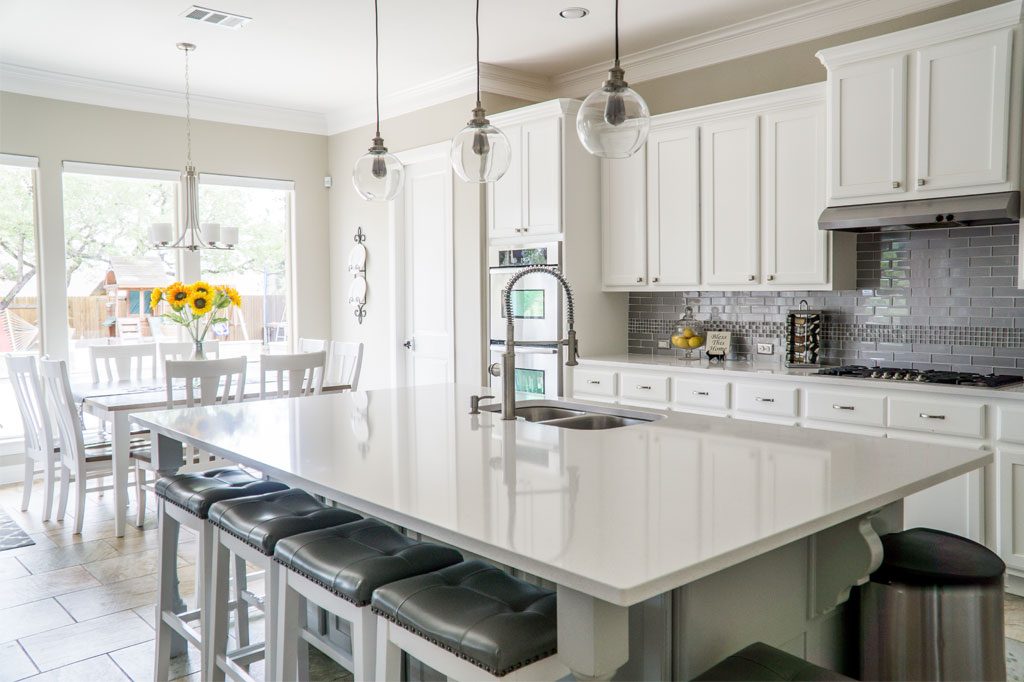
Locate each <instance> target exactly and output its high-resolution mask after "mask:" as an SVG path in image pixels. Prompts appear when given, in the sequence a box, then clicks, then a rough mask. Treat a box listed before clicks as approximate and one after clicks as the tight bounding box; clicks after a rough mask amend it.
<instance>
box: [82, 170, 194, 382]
mask: <svg viewBox="0 0 1024 682" xmlns="http://www.w3.org/2000/svg"><path fill="white" fill-rule="evenodd" d="M63 186H64V250H65V264H66V268H65V285H66V286H67V293H68V326H69V327H70V329H69V330H68V333H69V334H70V335H71V336H70V344H69V355H70V363H69V364H70V369H71V372H72V373H73V374H78V375H79V376H82V375H84V374H88V372H89V346H90V345H95V344H97V343H103V344H106V343H121V342H140V341H152V340H159V338H160V337H161V336H162V335H163V329H162V324H161V322H162V321H161V319H160V318H159V317H155V316H153V315H152V311H151V310H150V308H149V292H150V291H152V289H153V288H154V287H157V286H164V285H166V284H168V283H169V282H172V281H174V280H175V279H177V278H178V273H179V265H178V254H177V252H176V251H171V250H167V251H160V250H157V249H154V248H153V247H152V246H151V245H150V243H149V226H150V224H151V223H155V222H164V223H176V222H177V220H176V214H177V187H178V176H177V174H176V173H174V172H173V171H150V170H147V169H134V168H121V167H112V166H99V165H95V164H78V163H69V162H65V164H64V174H63ZM174 338H177V337H176V335H175V336H174Z"/></svg>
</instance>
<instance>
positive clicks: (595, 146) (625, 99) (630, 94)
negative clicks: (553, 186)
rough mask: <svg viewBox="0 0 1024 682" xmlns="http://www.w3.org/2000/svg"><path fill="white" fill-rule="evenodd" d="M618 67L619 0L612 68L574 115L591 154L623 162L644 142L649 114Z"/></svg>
mask: <svg viewBox="0 0 1024 682" xmlns="http://www.w3.org/2000/svg"><path fill="white" fill-rule="evenodd" d="M624 76H625V72H624V71H623V70H622V67H621V66H619V0H615V65H614V66H612V68H611V69H610V70H609V71H608V80H606V81H605V82H604V85H603V86H602V87H601V89H600V90H595V91H594V92H592V93H590V95H589V96H587V98H586V99H585V100H583V104H582V105H581V106H580V110H579V113H577V114H576V133H577V134H578V135H579V138H580V142H582V143H583V146H584V147H586V148H587V151H589V152H590V153H591V154H593V155H595V156H602V157H604V158H606V159H625V158H627V157H630V156H632V155H633V154H635V153H636V152H637V150H638V149H640V147H642V146H643V145H644V142H646V141H647V132H648V130H650V127H651V112H650V110H649V109H648V108H647V102H645V101H644V98H643V97H641V96H640V95H639V94H637V93H636V91H635V90H633V89H632V88H630V87H629V83H627V82H626V81H625V80H624Z"/></svg>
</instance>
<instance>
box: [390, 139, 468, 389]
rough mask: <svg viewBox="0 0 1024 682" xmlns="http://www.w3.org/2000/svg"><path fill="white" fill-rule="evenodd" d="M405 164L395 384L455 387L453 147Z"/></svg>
mask: <svg viewBox="0 0 1024 682" xmlns="http://www.w3.org/2000/svg"><path fill="white" fill-rule="evenodd" d="M399 158H400V159H401V160H402V162H403V163H404V164H405V186H404V187H403V189H402V193H401V195H400V196H399V197H398V198H396V200H395V203H394V206H393V211H394V212H393V229H392V235H394V237H395V244H394V249H395V259H394V263H395V266H396V267H395V292H396V294H397V298H398V301H397V305H396V306H395V320H396V325H397V327H398V329H397V333H396V337H397V341H398V347H397V358H396V362H395V383H396V384H398V385H406V386H416V385H422V384H438V383H450V382H453V381H454V380H455V312H454V288H455V271H454V265H453V254H452V249H453V242H452V232H453V224H452V170H451V164H449V163H448V143H443V144H438V145H431V146H430V147H424V148H421V149H417V150H412V151H410V152H406V153H403V154H400V155H399Z"/></svg>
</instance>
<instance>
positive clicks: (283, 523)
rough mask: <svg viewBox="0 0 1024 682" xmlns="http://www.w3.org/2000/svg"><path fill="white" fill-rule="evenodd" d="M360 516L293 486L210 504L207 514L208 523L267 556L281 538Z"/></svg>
mask: <svg viewBox="0 0 1024 682" xmlns="http://www.w3.org/2000/svg"><path fill="white" fill-rule="evenodd" d="M361 518H363V517H361V516H359V514H355V513H353V512H350V511H346V510H344V509H337V508H335V507H327V506H324V505H322V504H320V503H319V502H317V501H316V499H315V498H314V497H313V496H312V495H310V494H309V493H307V492H306V491H305V490H297V489H295V488H291V489H289V490H282V491H278V492H272V493H265V494H263V495H256V496H253V497H245V498H240V499H237V500H224V501H223V502H217V503H216V504H214V505H213V506H212V507H210V516H209V519H210V523H212V524H214V525H215V526H217V527H218V528H220V529H221V530H223V531H225V532H227V533H229V534H231V535H234V536H235V537H236V538H238V539H239V540H241V541H243V542H245V543H246V544H247V545H251V546H252V547H255V548H256V549H258V550H259V551H260V552H263V553H264V554H266V555H267V556H271V555H272V554H273V553H274V546H275V545H276V544H277V541H278V540H280V539H281V538H286V537H289V536H291V535H297V534H299V533H306V532H308V531H311V530H317V529H320V528H328V527H330V526H337V525H340V524H342V523H351V522H352V521H358V520H360V519H361Z"/></svg>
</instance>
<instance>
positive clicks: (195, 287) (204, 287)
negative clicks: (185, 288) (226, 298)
mask: <svg viewBox="0 0 1024 682" xmlns="http://www.w3.org/2000/svg"><path fill="white" fill-rule="evenodd" d="M189 288H190V289H192V291H197V292H199V293H202V294H209V295H212V294H213V293H214V292H213V287H211V286H210V285H209V284H207V283H206V282H204V281H203V280H199V281H198V282H193V283H192V286H191V287H189Z"/></svg>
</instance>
